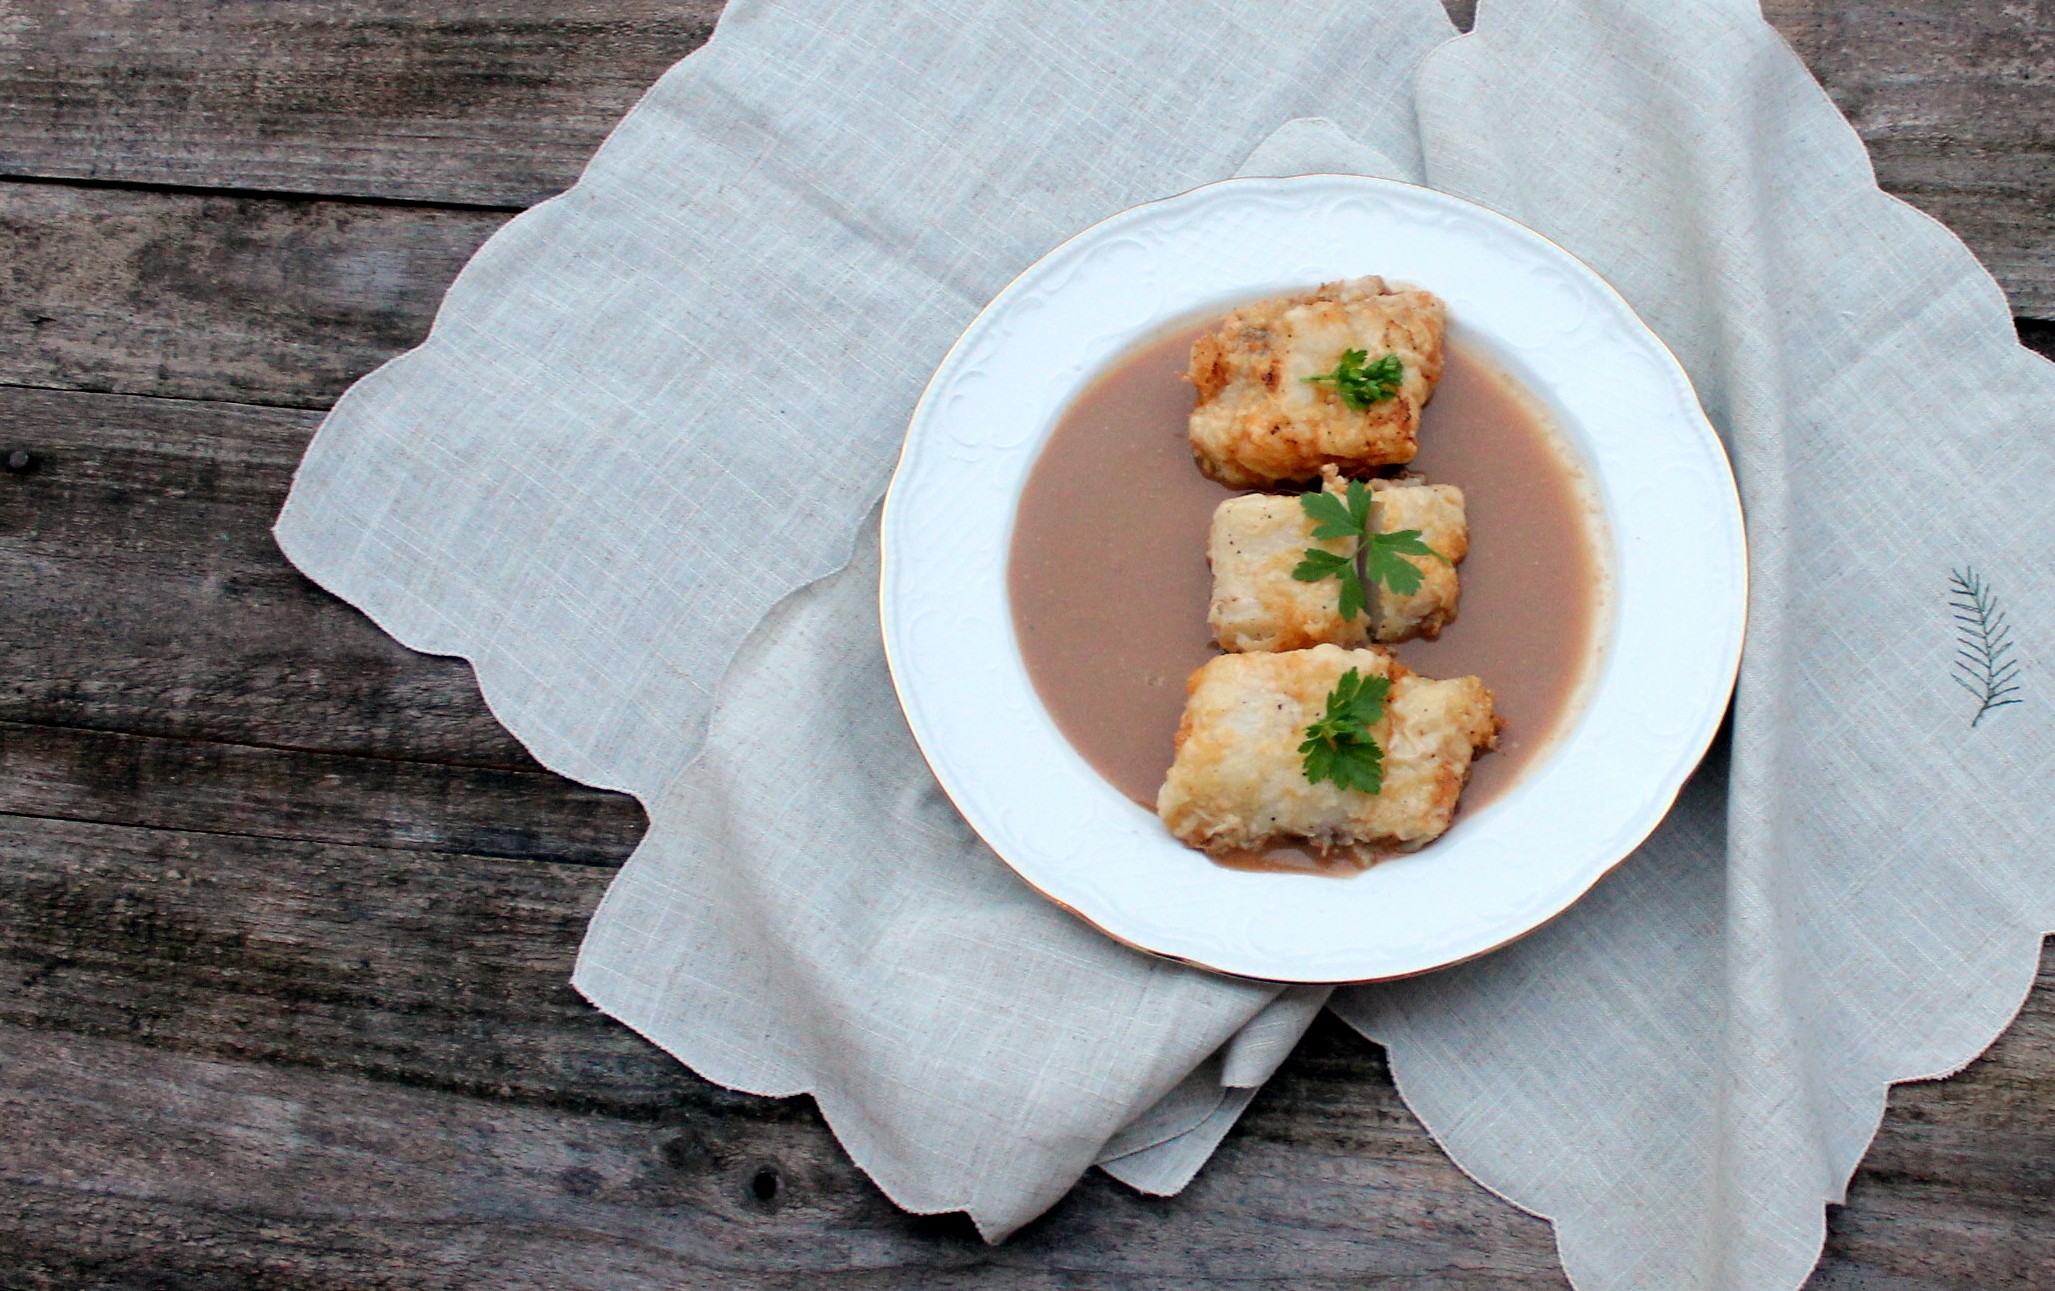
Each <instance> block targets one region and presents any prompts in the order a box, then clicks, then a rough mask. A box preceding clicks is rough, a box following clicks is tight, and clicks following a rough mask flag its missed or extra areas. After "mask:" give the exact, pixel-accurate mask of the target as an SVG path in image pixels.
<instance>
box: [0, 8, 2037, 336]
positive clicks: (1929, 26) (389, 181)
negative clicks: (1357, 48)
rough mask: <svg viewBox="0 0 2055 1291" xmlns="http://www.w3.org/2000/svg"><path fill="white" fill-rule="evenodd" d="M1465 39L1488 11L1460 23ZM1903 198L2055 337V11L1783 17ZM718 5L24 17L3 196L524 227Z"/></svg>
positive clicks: (4, 98) (12, 16) (1462, 13)
mask: <svg viewBox="0 0 2055 1291" xmlns="http://www.w3.org/2000/svg"><path fill="white" fill-rule="evenodd" d="M1451 7H1452V8H1453V9H1454V10H1455V11H1456V13H1457V17H1458V19H1459V20H1461V19H1464V18H1466V17H1467V13H1468V11H1469V10H1471V9H1473V8H1474V5H1473V4H1472V3H1471V0H1454V3H1453V4H1452V6H1451ZM1765 9H1766V12H1767V14H1768V16H1769V18H1770V20H1771V21H1772V22H1773V23H1775V24H1776V25H1777V27H1778V29H1779V30H1780V31H1782V32H1783V33H1784V34H1785V36H1786V37H1787V39H1789V40H1790V41H1791V43H1792V45H1793V48H1795V49H1796V50H1797V51H1798V52H1799V54H1800V55H1801V56H1802V57H1803V58H1805V60H1806V62H1807V64H1808V65H1809V66H1810V67H1811V69H1812V71H1813V73H1814V74H1815V75H1816V76H1818V77H1819V78H1820V79H1821V81H1822V82H1823V83H1824V84H1825V85H1826V87H1827V90H1828V92H1829V93H1830V94H1831V95H1832V96H1833V97H1834V99H1835V101H1836V102H1837V103H1838V104H1839V105H1840V106H1841V107H1842V109H1843V111H1845V112H1846V113H1847V114H1848V115H1849V117H1850V119H1851V120H1852V121H1853V122H1854V124H1855V126H1856V128H1857V130H1858V131H1860V132H1861V134H1862V135H1863V138H1864V139H1865V141H1866V142H1867V143H1868V144H1869V146H1870V149H1871V152H1872V154H1873V155H1874V157H1875V158H1876V164H1877V173H1878V177H1879V179H1880V180H1881V181H1882V182H1883V184H1884V186H1885V188H1886V189H1887V190H1889V191H1891V192H1894V193H1897V194H1899V195H1900V196H1903V197H1905V198H1907V199H1908V200H1910V201H1912V202H1913V203H1914V204H1915V205H1918V206H1920V207H1921V208H1922V209H1925V210H1927V211H1928V212H1930V213H1931V214H1933V215H1935V216H1937V217H1939V218H1940V219H1941V220H1943V221H1944V222H1946V223H1947V224H1949V226H1950V227H1952V228H1954V229H1955V230H1956V231H1957V232H1958V233H1960V234H1961V235H1962V236H1963V238H1964V239H1965V240H1966V241H1967V242H1968V243H1969V244H1970V246H1971V247H1972V248H1973V249H1974V250H1975V251H1976V252H1977V253H1978V255H1980V256H1981V257H1983V259H1984V260H1985V262H1986V263H1987V264H1988V265H1989V266H1990V267H1991V268H1992V270H1993V271H1994V272H1995V273H1996V274H1997V276H1998V279H1999V281H2000V282H2001V283H2003V284H2004V286H2005V288H2006V291H2007V292H2008V294H2009V295H2010V296H2011V298H2012V301H2013V305H2014V309H2015V312H2018V313H2021V314H2027V315H2032V316H2041V317H2047V316H2055V220H2051V218H2050V217H2051V213H2055V143H2051V140H2055V82H2051V77H2050V71H2049V69H2050V67H2051V58H2050V52H2049V45H2050V41H2051V40H2055V35H2051V33H2055V20H2051V17H2050V13H2049V8H2048V3H2047V0H2030V2H2027V3H2016V4H1994V3H1983V4H1962V3H1960V0H1898V2H1895V3H1894V2H1891V0H1769V3H1768V4H1767V5H1766V6H1765ZM718 11H719V5H718V4H717V3H714V0H676V2H674V3H663V2H661V0H635V2H634V3H630V4H625V5H595V4H592V3H589V0H573V2H572V3H568V4H564V5H550V4H543V3H538V2H536V0H525V2H521V3H513V2H509V0H502V3H498V4H494V5H489V6H487V5H475V4H464V3H459V2H458V0H439V2H438V3H436V4H434V5H432V6H424V5H404V4H401V3H398V0H385V2H384V3H379V2H377V0H353V2H352V3H345V4H325V3H318V2H316V0H297V2H293V3H276V2H274V0H207V3H204V4H199V5H192V4H185V3H176V2H174V0H131V2H129V3H122V4H115V3H112V0H102V2H101V3H95V4H75V5H41V6H35V7H33V8H31V9H27V10H21V11H13V10H10V11H9V15H8V17H7V18H6V19H5V20H4V21H5V22H6V23H7V29H6V30H5V32H4V33H0V107H4V109H5V111H6V112H7V115H8V122H9V128H8V130H7V131H6V132H5V134H4V136H0V174H11V175H17V176H30V177H60V178H73V179H81V180H94V181H103V182H116V183H129V184H137V183H140V184H173V185H189V186H199V187H208V188H219V189H230V190H244V191H258V192H293V193H306V194H318V195H323V196H335V195H349V196H361V197H369V198H377V199H398V200H407V201H419V202H428V203H437V204H444V205H471V206H488V207H495V208H500V209H504V210H512V209H518V208H521V207H525V206H528V205H531V204H533V203H534V202H536V201H538V200H540V199H541V198H543V197H547V196H549V195H551V194H553V193H556V192H559V191H561V190H562V189H564V188H566V187H568V186H569V185H570V184H571V183H572V182H573V181H574V180H575V179H576V178H577V175H578V171H579V170H580V168H581V167H582V166H583V165H584V163H585V160H586V159H587V158H588V157H589V156H590V155H591V153H592V151H593V149H594V148H595V147H597V146H598V144H599V141H600V140H601V139H602V138H603V137H604V136H605V133H606V131H607V130H608V129H609V128H610V127H611V126H612V124H613V122H614V121H615V120H616V119H617V118H618V117H619V115H620V114H621V113H623V112H625V111H626V110H627V109H628V107H630V106H631V105H632V104H633V102H634V100H635V98H636V97H637V96H638V95H639V94H640V93H641V91H642V90H643V89H644V88H646V87H647V86H648V85H649V84H650V83H651V82H653V81H654V80H655V79H656V78H657V77H658V76H659V75H660V74H661V73H662V72H663V70H664V69H665V68H667V67H668V66H669V65H670V64H671V63H673V62H674V61H676V60H677V59H678V58H681V57H683V56H684V55H685V54H687V53H689V52H690V51H691V50H692V49H694V48H696V47H698V46H699V45H700V44H701V43H703V42H704V41H705V39H706V37H707V34H708V32H709V31H710V30H711V26H712V22H713V19H714V17H715V15H716V14H717V13H718Z"/></svg>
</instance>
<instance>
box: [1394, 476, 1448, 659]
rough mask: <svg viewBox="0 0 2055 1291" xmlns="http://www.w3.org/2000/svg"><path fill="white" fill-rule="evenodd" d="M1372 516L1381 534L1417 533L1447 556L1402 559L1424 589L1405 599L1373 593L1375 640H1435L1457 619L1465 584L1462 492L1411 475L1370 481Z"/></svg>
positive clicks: (1404, 557)
mask: <svg viewBox="0 0 2055 1291" xmlns="http://www.w3.org/2000/svg"><path fill="white" fill-rule="evenodd" d="M1370 494H1371V515H1372V517H1373V523H1374V524H1375V525H1376V528H1377V532H1379V533H1397V532H1398V531H1399V530H1401V529H1418V530H1419V531H1420V540H1421V541H1422V542H1424V543H1426V544H1427V545H1428V546H1430V547H1432V548H1434V549H1435V550H1436V551H1438V552H1440V553H1441V554H1442V555H1443V556H1445V557H1447V559H1446V560H1436V559H1434V557H1432V556H1403V557H1400V559H1402V560H1404V561H1406V562H1407V563H1408V564H1410V565H1412V566H1413V567H1414V568H1416V569H1418V570H1419V571H1420V586H1419V589H1418V590H1417V591H1414V592H1413V593H1411V594H1410V595H1407V596H1399V595H1397V594H1396V593H1394V592H1392V591H1391V590H1390V589H1388V588H1384V587H1379V588H1378V589H1377V590H1376V591H1375V592H1374V593H1373V594H1372V595H1371V598H1370V600H1371V613H1372V614H1373V615H1374V616H1375V620H1376V625H1375V626H1376V631H1375V636H1376V639H1377V640H1379V641H1386V642H1390V641H1408V640H1411V639H1412V638H1414V637H1426V638H1427V639H1428V640H1430V641H1432V640H1433V639H1434V638H1436V637H1438V636H1440V635H1441V630H1442V629H1443V628H1445V627H1447V626H1448V625H1449V624H1451V623H1454V622H1455V621H1456V606H1457V602H1458V601H1460V600H1461V598H1462V590H1463V589H1462V584H1461V582H1460V581H1459V580H1458V579H1457V577H1456V565H1457V563H1458V562H1460V561H1461V560H1462V559H1463V557H1465V556H1467V555H1469V554H1470V525H1469V522H1468V520H1467V518H1466V517H1465V515H1464V511H1463V491H1462V490H1461V489H1459V488H1457V487H1456V486H1455V485H1453V484H1429V483H1428V482H1427V481H1426V480H1424V479H1421V478H1418V477H1412V478H1407V479H1398V480H1372V481H1370Z"/></svg>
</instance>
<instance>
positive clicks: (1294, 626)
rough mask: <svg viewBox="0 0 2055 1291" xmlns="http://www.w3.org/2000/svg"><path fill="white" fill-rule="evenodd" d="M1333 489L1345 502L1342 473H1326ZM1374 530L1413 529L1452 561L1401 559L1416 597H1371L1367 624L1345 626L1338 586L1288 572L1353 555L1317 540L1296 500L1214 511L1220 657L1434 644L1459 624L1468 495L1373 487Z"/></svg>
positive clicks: (1449, 488) (1265, 498)
mask: <svg viewBox="0 0 2055 1291" xmlns="http://www.w3.org/2000/svg"><path fill="white" fill-rule="evenodd" d="M1325 475H1326V477H1327V489H1328V491H1329V492H1332V493H1341V492H1342V491H1343V488H1344V487H1345V485H1344V483H1343V481H1342V480H1341V478H1340V475H1339V473H1338V472H1337V471H1336V470H1335V469H1334V468H1333V467H1332V466H1330V467H1327V468H1325ZM1369 488H1370V494H1371V512H1370V515H1371V525H1372V527H1373V528H1374V530H1375V531H1376V532H1378V533H1396V532H1397V531H1399V530H1401V529H1417V530H1419V532H1420V537H1421V540H1422V541H1423V542H1425V543H1426V544H1427V545H1428V546H1430V547H1432V548H1434V550H1436V551H1438V552H1440V553H1441V554H1442V555H1443V556H1445V557H1447V559H1446V560H1436V559H1434V558H1433V557H1432V556H1402V557H1400V559H1401V560H1405V561H1407V562H1409V563H1410V564H1412V565H1413V566H1414V567H1415V568H1417V569H1419V571H1420V586H1419V588H1418V589H1417V590H1416V591H1414V592H1413V593H1411V594H1410V595H1407V596H1399V595H1397V594H1395V593H1394V592H1392V591H1391V590H1390V589H1388V588H1384V587H1370V588H1366V589H1365V591H1366V592H1368V594H1369V598H1370V608H1369V613H1368V614H1358V615H1356V616H1355V617H1354V618H1352V619H1344V618H1342V616H1341V581H1340V580H1339V579H1334V578H1323V579H1321V580H1320V581H1318V582H1312V583H1302V582H1299V581H1298V580H1297V579H1295V578H1293V577H1292V570H1294V569H1296V568H1297V567H1298V564H1299V562H1300V561H1301V560H1302V559H1304V557H1305V554H1306V551H1307V549H1308V548H1314V547H1317V548H1320V549H1322V550H1325V551H1330V552H1333V553H1334V554H1335V555H1337V556H1346V555H1348V554H1350V551H1351V549H1352V548H1353V546H1354V541H1353V540H1352V539H1349V538H1328V539H1315V538H1314V537H1313V528H1314V522H1313V520H1312V518H1311V517H1309V516H1308V515H1307V514H1306V511H1305V508H1304V507H1303V506H1301V505H1300V503H1299V499H1298V498H1297V497H1296V496H1289V497H1277V496H1272V495H1268V494H1249V495H1246V496H1243V497H1238V498H1229V499H1228V500H1227V501H1225V502H1222V503H1221V504H1220V505H1219V506H1218V507H1216V508H1214V511H1213V527H1212V531H1211V533H1210V535H1209V537H1208V540H1207V544H1206V557H1207V560H1208V561H1209V562H1210V563H1211V564H1212V566H1213V600H1212V603H1211V604H1210V606H1209V607H1208V609H1207V613H1206V620H1207V622H1209V623H1211V624H1212V625H1213V637H1214V640H1216V641H1218V642H1219V643H1220V648H1221V649H1222V650H1233V651H1238V652H1240V651H1253V650H1303V649H1305V648H1307V647H1308V646H1315V645H1320V644H1322V643H1323V642H1324V643H1327V644H1330V645H1338V646H1348V647H1354V646H1360V645H1365V644H1367V643H1368V642H1370V641H1372V640H1376V641H1381V642H1393V641H1405V640H1408V639H1410V638H1412V637H1421V636H1424V637H1428V638H1430V639H1431V638H1433V637H1436V636H1438V635H1440V633H1441V629H1442V628H1443V627H1444V626H1446V625H1447V624H1449V623H1452V622H1454V621H1455V617H1456V602H1457V599H1458V597H1459V596H1460V594H1461V590H1462V589H1461V585H1460V584H1459V582H1458V581H1457V578H1456V567H1455V562H1456V561H1459V560H1461V559H1462V558H1463V557H1464V556H1465V555H1467V554H1468V553H1469V550H1470V529H1469V526H1468V525H1467V524H1466V523H1465V521H1464V516H1463V491H1462V490H1461V489H1459V488H1457V487H1455V486H1454V485H1451V484H1429V483H1427V481H1426V480H1425V479H1423V478H1421V477H1419V476H1411V477H1407V478H1402V479H1396V480H1372V481H1370V482H1369Z"/></svg>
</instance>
